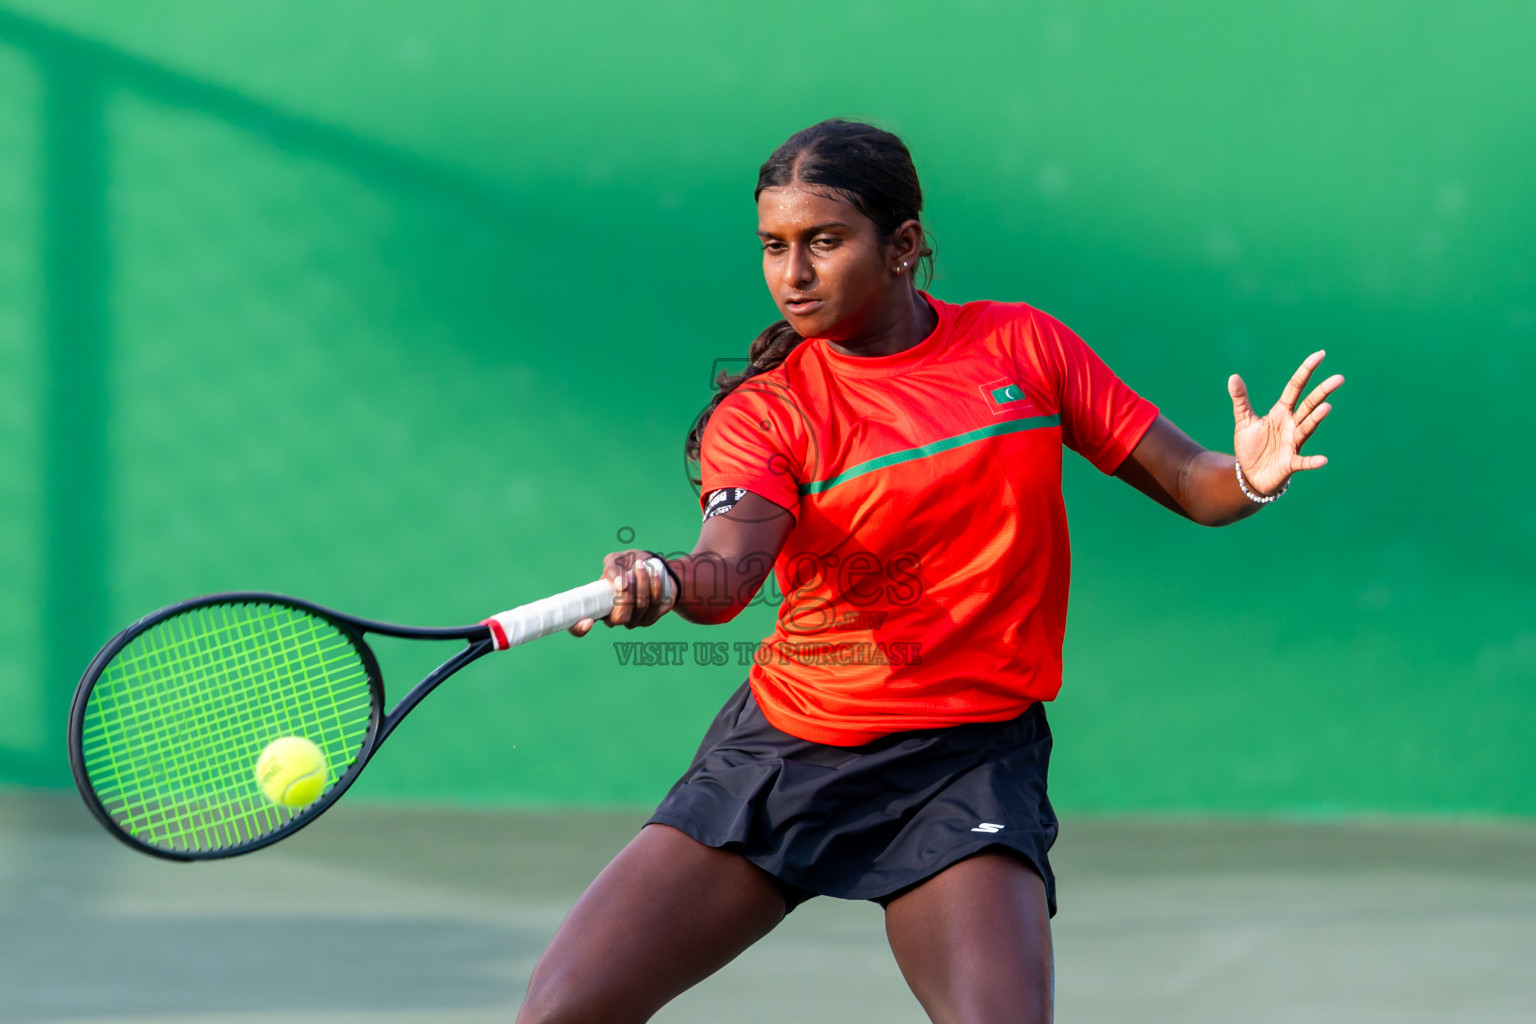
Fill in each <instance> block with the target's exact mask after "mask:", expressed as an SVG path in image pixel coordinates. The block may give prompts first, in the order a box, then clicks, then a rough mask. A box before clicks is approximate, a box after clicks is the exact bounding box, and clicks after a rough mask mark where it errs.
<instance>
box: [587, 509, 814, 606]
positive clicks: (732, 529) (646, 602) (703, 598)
mask: <svg viewBox="0 0 1536 1024" xmlns="http://www.w3.org/2000/svg"><path fill="white" fill-rule="evenodd" d="M794 525H795V518H794V516H793V515H792V514H791V513H790V512H789V510H788V509H785V508H783V507H782V506H780V505H776V504H774V503H773V502H771V501H769V500H768V499H767V498H764V497H762V496H760V495H757V494H753V493H752V492H751V491H748V492H746V493H745V494H743V495H742V497H741V498H740V500H738V501H736V502H735V503H734V504H733V505H729V506H725V507H724V510H723V511H720V512H718V514H711V515H710V517H709V518H707V519H705V520H704V524H703V526H701V527H700V528H699V540H698V543H697V544H695V545H694V546H693V551H692V552H690V553H689V554H687V555H684V556H683V557H681V558H673V559H669V560H668V561H667V568H668V570H669V571H670V573H671V576H672V580H673V582H674V583H675V590H676V598H675V600H673V601H671V602H668V601H667V600H666V598H665V596H664V595H665V593H666V590H667V581H666V580H663V579H662V578H661V577H660V575H659V574H655V573H651V572H649V571H648V570H647V569H646V567H645V564H644V562H645V560H646V559H647V558H650V557H651V554H652V553H651V552H649V551H637V550H631V551H615V552H613V553H612V554H609V555H608V556H607V557H606V558H604V559H603V576H604V578H606V579H609V580H613V581H614V586H615V588H616V589H617V590H618V597H617V599H616V600H615V601H614V605H613V611H612V613H610V614H609V616H608V619H607V620H606V621H607V622H608V624H609V625H613V626H628V627H629V628H631V629H633V628H635V627H636V626H649V625H650V624H651V623H653V622H655V621H656V620H657V619H659V618H661V617H662V616H663V615H665V614H666V613H667V612H669V611H675V612H677V614H679V615H681V616H682V617H683V618H685V619H687V620H688V621H689V622H699V623H704V624H711V623H717V622H729V621H730V620H731V619H733V618H735V617H736V615H737V613H739V612H740V611H741V610H742V609H743V608H745V607H746V606H747V605H748V604H749V603H750V602H751V600H752V598H753V597H755V596H756V595H757V592H758V590H759V588H761V587H762V585H763V581H764V580H766V579H767V578H768V574H769V573H770V572H771V571H773V562H774V559H776V558H777V557H778V555H779V549H780V548H782V547H783V546H784V539H785V538H786V537H788V536H789V531H790V530H792V529H794ZM593 625H594V623H593V621H592V620H591V619H586V620H583V621H582V622H579V623H577V624H576V625H575V626H574V627H572V629H571V632H572V633H574V634H576V635H577V636H584V635H586V633H587V631H588V630H590V629H591V628H592V626H593Z"/></svg>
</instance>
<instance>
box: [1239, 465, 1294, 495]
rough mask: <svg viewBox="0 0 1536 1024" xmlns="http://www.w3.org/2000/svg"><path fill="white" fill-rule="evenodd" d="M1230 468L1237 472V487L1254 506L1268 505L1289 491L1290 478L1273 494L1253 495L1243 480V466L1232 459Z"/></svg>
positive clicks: (1246, 482)
mask: <svg viewBox="0 0 1536 1024" xmlns="http://www.w3.org/2000/svg"><path fill="white" fill-rule="evenodd" d="M1232 466H1233V468H1234V469H1236V470H1237V486H1239V487H1241V488H1242V489H1243V493H1244V494H1245V495H1247V496H1248V500H1249V501H1251V502H1253V503H1254V504H1255V505H1268V504H1269V503H1270V502H1272V501H1275V500H1277V499H1278V498H1279V497H1280V495H1282V494H1284V493H1285V492H1286V491H1288V490H1290V489H1291V481H1290V478H1289V477H1287V478H1286V481H1285V483H1283V484H1281V485H1280V489H1279V490H1278V491H1276V492H1275V493H1274V494H1268V495H1265V494H1254V493H1253V491H1252V490H1250V489H1249V487H1248V481H1247V480H1245V479H1243V464H1242V463H1241V462H1238V461H1237V460H1236V459H1233V460H1232Z"/></svg>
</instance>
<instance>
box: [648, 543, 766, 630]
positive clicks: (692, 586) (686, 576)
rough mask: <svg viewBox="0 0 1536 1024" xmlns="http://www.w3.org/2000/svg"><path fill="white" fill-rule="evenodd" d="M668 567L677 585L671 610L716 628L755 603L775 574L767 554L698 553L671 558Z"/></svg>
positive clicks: (690, 620)
mask: <svg viewBox="0 0 1536 1024" xmlns="http://www.w3.org/2000/svg"><path fill="white" fill-rule="evenodd" d="M667 567H668V568H670V569H671V570H672V572H673V574H674V576H676V578H677V582H678V596H677V603H676V604H675V605H673V607H672V611H673V612H674V613H676V614H677V615H680V616H682V617H683V618H684V619H687V620H688V621H689V622H697V623H700V624H702V625H713V624H716V623H720V622H729V621H730V620H731V619H734V618H735V617H736V616H737V615H738V614H739V613H740V612H741V610H742V609H743V608H745V607H747V605H749V604H751V603H752V599H753V598H754V597H756V596H757V592H758V591H759V590H760V589H761V588H762V585H763V581H764V580H766V579H767V578H768V574H769V573H770V572H772V571H773V556H772V555H770V554H768V553H766V552H746V553H730V554H725V553H721V552H718V551H708V550H695V551H694V552H692V553H691V554H687V555H684V556H683V557H681V558H673V559H668V561H667Z"/></svg>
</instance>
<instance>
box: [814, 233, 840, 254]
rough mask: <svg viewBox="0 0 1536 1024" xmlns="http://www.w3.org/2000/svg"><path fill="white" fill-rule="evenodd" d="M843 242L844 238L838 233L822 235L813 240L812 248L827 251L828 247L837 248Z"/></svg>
mask: <svg viewBox="0 0 1536 1024" xmlns="http://www.w3.org/2000/svg"><path fill="white" fill-rule="evenodd" d="M841 242H842V239H840V238H838V237H837V236H836V235H821V236H819V237H817V238H814V239H812V240H811V248H813V249H820V250H822V251H823V252H825V251H826V250H828V249H836V248H837V247H838V245H839V244H841Z"/></svg>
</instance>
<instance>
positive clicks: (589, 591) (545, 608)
mask: <svg viewBox="0 0 1536 1024" xmlns="http://www.w3.org/2000/svg"><path fill="white" fill-rule="evenodd" d="M645 567H646V568H647V569H648V570H650V571H651V572H652V573H660V574H661V580H662V584H661V586H662V600H663V601H665V602H666V603H667V604H669V605H670V604H671V603H672V601H673V600H674V599H675V598H676V596H677V594H676V588H675V587H674V586H673V585H672V574H671V573H670V572H668V571H667V567H666V566H665V565H664V564H663V563H662V561H661V559H659V558H647V559H646V560H645ZM616 596H617V594H616V592H615V591H614V589H613V583H612V582H611V581H609V580H606V579H602V580H594V581H593V582H591V583H588V584H586V585H585V586H580V587H576V588H575V589H573V590H567V591H564V592H563V593H559V594H555V595H554V596H553V597H545V598H541V599H539V600H537V601H532V602H529V603H528V604H522V605H518V606H517V607H516V608H513V609H511V610H509V611H504V612H502V613H500V614H499V615H492V616H491V617H490V618H488V619H485V620H484V622H483V623H482V624H483V625H485V626H489V627H490V630H491V643H492V646H494V648H495V649H496V650H498V651H504V650H506V649H507V648H508V647H516V646H517V645H518V644H525V643H527V642H528V641H530V640H537V639H539V638H540V637H545V636H549V635H550V634H551V633H561V632H564V631H565V630H567V629H570V628H571V627H572V626H574V625H576V623H578V622H580V621H581V620H582V619H601V618H604V617H605V616H606V615H607V614H608V613H609V612H611V611H613V602H614V598H615V597H616Z"/></svg>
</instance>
